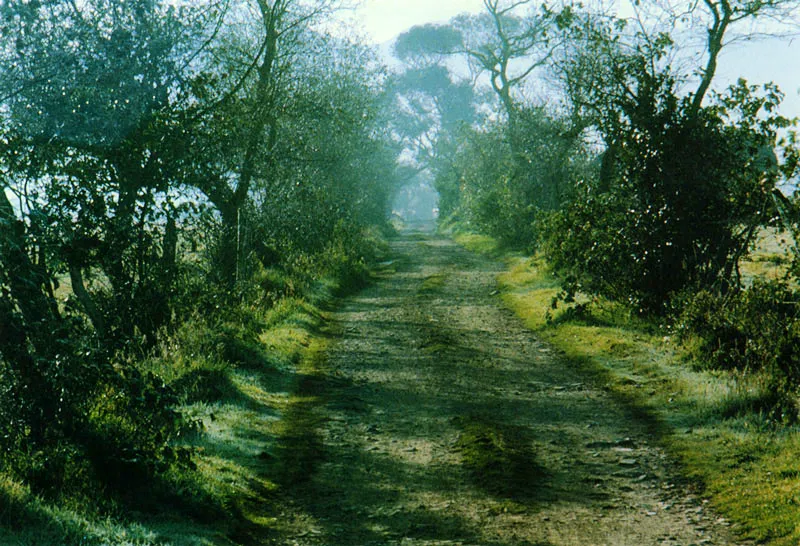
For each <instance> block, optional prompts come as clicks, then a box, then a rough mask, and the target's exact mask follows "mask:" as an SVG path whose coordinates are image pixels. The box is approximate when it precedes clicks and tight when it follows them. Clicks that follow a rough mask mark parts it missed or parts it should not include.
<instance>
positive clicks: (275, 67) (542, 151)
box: [0, 0, 800, 545]
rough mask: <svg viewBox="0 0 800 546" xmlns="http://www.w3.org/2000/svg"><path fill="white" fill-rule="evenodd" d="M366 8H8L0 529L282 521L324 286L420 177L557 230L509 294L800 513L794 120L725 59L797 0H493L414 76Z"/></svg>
mask: <svg viewBox="0 0 800 546" xmlns="http://www.w3.org/2000/svg"><path fill="white" fill-rule="evenodd" d="M346 7H347V6H346V3H345V2H340V1H339V0H314V1H311V0H308V1H307V0H257V1H256V0H253V1H245V2H232V1H227V0H207V1H206V0H201V1H196V2H194V1H193V2H175V1H167V0H163V1H162V0H85V1H82V2H77V3H76V2H64V1H61V0H29V1H24V2H5V3H0V402H1V403H0V539H1V540H6V541H11V540H13V541H15V542H19V543H22V544H36V543H59V544H60V543H63V544H81V545H87V544H107V543H113V544H142V545H144V544H164V543H188V544H191V543H202V542H203V541H206V542H211V543H219V544H225V543H238V544H241V543H248V542H253V541H256V540H259V538H258V537H263V536H264V535H263V533H265V532H267V531H268V529H270V528H271V526H272V525H273V524H274V523H275V518H278V517H280V514H281V507H280V502H279V499H280V496H281V488H286V487H291V486H292V484H293V483H294V481H295V480H294V478H293V477H297V478H298V479H299V477H301V476H302V475H303V473H304V472H305V469H304V468H303V467H302V466H301V467H298V468H294V467H292V466H291V464H289V461H290V460H291V457H288V456H287V455H286V453H287V450H288V452H291V451H292V449H302V446H299V445H297V446H295V447H294V448H293V447H292V446H293V444H292V438H283V439H281V434H283V433H285V431H286V426H284V425H285V423H284V424H282V423H281V417H283V418H285V419H298V420H303V419H311V418H312V417H313V416H309V415H307V414H306V413H304V409H303V408H304V404H305V402H306V401H307V400H306V398H307V396H308V395H309V394H308V393H309V392H311V391H313V389H311V390H309V389H307V388H305V387H304V383H303V381H307V380H309V379H308V375H309V374H310V372H309V371H312V372H313V367H314V364H313V362H314V358H315V355H317V354H318V353H319V351H321V350H322V348H323V346H324V336H321V335H320V331H321V330H320V328H321V326H322V323H323V321H324V320H323V319H324V310H325V306H326V305H328V302H329V301H330V298H331V297H332V296H333V295H335V294H337V293H341V292H342V291H345V290H348V289H350V288H353V287H357V286H359V285H360V284H361V283H363V282H364V281H365V280H366V279H367V277H368V271H369V268H370V266H371V265H372V264H375V263H377V262H379V261H380V256H381V252H382V251H381V245H382V243H381V240H382V238H383V237H385V236H386V235H387V234H389V233H390V232H391V228H390V225H389V218H390V217H391V211H390V203H391V202H392V197H393V196H394V195H395V194H396V193H398V191H399V190H401V189H403V184H405V183H407V182H408V181H410V180H416V179H420V177H422V178H424V179H426V180H428V181H430V184H432V185H433V186H435V188H436V190H437V191H438V193H439V195H440V202H439V207H438V210H437V212H438V213H439V214H440V217H441V218H442V219H443V220H444V222H443V225H444V226H455V227H456V229H458V230H468V231H473V232H479V233H482V234H486V235H489V236H491V238H492V240H494V241H497V242H498V243H499V244H500V245H501V246H502V247H503V248H508V249H514V250H524V251H526V253H527V255H529V256H536V257H535V258H534V259H533V260H534V261H524V260H523V261H521V262H519V263H517V264H515V265H514V268H513V270H512V272H511V273H510V274H509V276H508V278H507V279H506V280H505V281H504V282H505V283H506V286H507V289H506V290H507V293H506V295H505V297H506V298H507V299H508V301H509V304H510V305H512V306H513V307H515V308H516V309H517V310H518V311H519V312H520V313H521V314H523V315H525V316H526V317H528V320H529V321H530V323H531V325H532V327H534V328H535V329H536V330H537V331H539V332H541V334H542V335H543V336H545V337H548V338H549V339H550V340H551V341H552V342H553V343H554V344H556V345H558V346H560V347H561V348H562V350H563V351H565V353H566V355H567V356H568V357H569V358H571V359H572V360H576V361H581V362H585V363H590V362H591V363H594V364H593V366H600V367H601V368H602V369H606V370H608V373H609V377H611V376H614V377H619V378H622V379H620V380H619V381H617V380H614V384H615V385H617V386H616V387H615V388H616V389H617V390H618V391H619V392H620V395H621V396H624V397H626V399H635V400H637V403H639V404H642V405H643V407H647V408H649V410H648V411H651V413H652V415H654V416H656V418H657V419H656V420H657V421H658V422H660V423H663V424H665V426H668V428H667V430H668V431H678V432H681V431H682V432H681V434H673V435H670V436H668V443H669V444H670V445H672V446H673V448H674V449H675V452H676V453H678V454H679V455H680V456H681V457H682V459H683V460H684V461H685V462H686V465H687V469H688V471H689V472H690V473H691V474H692V475H695V476H698V477H700V478H702V480H703V481H704V483H705V484H706V486H707V487H708V489H709V491H710V492H711V493H712V494H713V495H714V498H715V500H716V502H717V503H718V504H719V506H720V508H721V509H722V510H723V511H724V512H725V513H727V514H729V515H730V517H731V518H732V519H739V520H741V521H742V522H743V523H745V524H746V525H747V526H748V528H749V529H750V533H751V535H752V536H753V537H755V538H757V539H759V540H775V541H778V542H777V543H780V541H791V540H792V539H797V533H798V531H797V529H796V528H795V527H796V526H794V525H793V524H792V522H791V520H790V518H789V514H790V506H792V505H793V503H795V502H796V501H797V498H798V497H797V492H798V490H800V481H799V480H800V473H798V472H797V471H796V470H795V469H794V468H793V464H794V463H793V462H792V461H793V460H795V459H796V458H795V457H794V456H793V455H794V454H795V451H796V448H794V447H793V446H794V445H795V444H796V440H795V439H794V436H793V434H792V432H793V431H795V429H796V427H797V426H798V423H799V422H800V403H799V402H798V394H799V393H798V388H799V387H800V308H798V305H800V304H798V301H800V293H798V292H799V291H800V288H798V282H797V278H798V275H800V252H798V249H799V248H800V246H798V237H797V236H796V235H797V233H798V230H799V229H800V206H798V202H797V199H796V197H795V196H793V195H792V194H791V192H790V191H782V190H780V189H779V188H787V187H791V183H792V181H793V180H796V176H797V174H798V164H799V163H800V151H798V147H797V144H798V140H797V137H796V135H795V133H794V132H793V130H794V127H795V120H792V119H788V118H786V117H784V116H783V115H782V114H781V110H780V105H781V101H782V98H783V93H782V91H781V90H780V89H778V88H777V87H776V86H775V85H773V84H771V83H769V82H759V83H757V84H753V83H749V82H746V81H744V80H739V81H738V82H735V83H733V84H732V85H730V86H728V87H727V88H726V89H721V88H718V86H717V85H716V79H715V78H716V72H717V66H718V62H719V59H720V55H721V52H722V51H723V50H724V48H725V47H727V44H730V43H732V42H736V41H746V40H747V39H750V38H753V39H755V38H757V37H759V36H761V35H764V34H776V33H786V34H787V35H788V33H791V32H793V31H795V30H796V29H795V27H794V26H793V25H794V24H795V23H796V22H797V11H798V9H800V4H798V2H797V1H795V0H774V1H767V2H761V1H759V2H744V1H738V0H704V1H703V2H698V3H695V4H693V5H692V6H691V7H690V9H689V11H686V10H685V9H684V8H685V7H684V6H683V5H682V4H681V5H680V6H679V5H678V3H672V2H666V1H665V2H648V3H641V4H640V3H633V5H632V6H631V9H632V10H633V11H632V12H631V13H630V14H628V15H626V16H624V17H623V16H621V15H620V14H619V13H618V12H617V11H616V10H611V11H606V10H605V8H604V6H602V5H600V4H594V3H589V4H587V5H585V6H583V5H572V4H570V3H567V2H564V3H556V4H553V5H550V6H546V5H541V4H539V3H538V2H534V1H533V0H517V1H515V2H505V1H501V0H484V7H485V11H484V12H483V13H481V14H478V15H462V16H458V17H456V18H454V19H453V20H452V21H450V22H449V23H448V24H445V25H426V26H422V27H414V28H412V29H410V30H409V31H408V32H407V33H404V34H403V35H401V36H400V37H399V38H398V39H397V41H396V43H395V46H394V54H395V56H396V57H397V59H398V60H399V61H401V62H402V67H401V68H399V69H398V70H396V71H391V70H389V69H388V68H386V67H385V66H383V64H382V61H381V60H380V59H379V58H378V55H377V53H376V51H374V50H373V49H370V48H368V47H366V46H364V45H362V44H360V43H358V42H357V41H356V40H353V39H351V38H350V36H352V35H353V34H354V33H352V32H349V31H347V30H342V29H337V28H336V25H337V23H335V22H334V21H335V20H337V19H335V17H334V16H335V15H336V13H337V12H338V11H339V10H341V9H343V8H346ZM605 7H607V6H605ZM343 36H347V37H343ZM698 45H699V46H700V50H702V51H703V52H704V53H703V54H702V55H700V56H699V57H698V56H696V55H693V54H692V53H691V51H694V49H693V48H692V47H691V46H698ZM405 189H407V188H405ZM425 202H426V203H427V202H428V200H425ZM429 214H435V213H434V211H433V210H431V211H430V213H429ZM765 234H766V235H765ZM765 236H766V237H767V238H768V239H769V240H771V241H772V244H773V245H774V246H778V247H780V252H777V251H776V252H773V251H768V252H761V253H759V252H753V248H754V245H756V243H757V242H758V241H759V237H765ZM476 241H477V242H478V243H479V245H483V246H486V245H489V244H493V243H488V242H487V241H488V240H483V242H480V240H479V239H475V240H474V241H473V242H476ZM775 241H783V242H781V243H780V244H776V243H775ZM525 260H530V259H527V258H526V259H525ZM544 264H546V265H544ZM446 279H447V277H446V276H444V275H442V276H431V277H430V278H428V279H426V280H425V282H424V283H423V286H422V290H423V291H425V290H427V291H435V290H437V289H438V288H439V287H440V286H441V285H442V284H443V283H444V282H445V281H446ZM304 370H305V371H304ZM311 375H313V373H311ZM651 385H652V388H651ZM306 386H307V385H306ZM651 392H652V394H650V393H651ZM666 393H669V394H668V395H667V394H666ZM500 432H501V433H502V434H501V436H504V437H508V438H514V437H515V432H514V430H513V429H508V430H505V429H504V430H503V431H500ZM464 438H465V440H464V441H465V442H467V443H469V441H473V440H474V441H478V440H479V441H480V442H484V443H487V442H488V443H487V445H490V444H491V442H494V441H496V440H497V438H495V437H489V436H485V433H484V432H482V431H480V430H477V429H476V430H471V429H470V430H466V431H465V436H464ZM470 438H472V440H470ZM520 449H521V448H520ZM793 450H794V451H793ZM490 452H491V453H493V455H492V457H499V458H505V459H506V460H507V461H509V464H511V466H514V465H516V463H515V462H514V461H518V460H522V458H523V457H522V455H520V452H519V450H518V449H517V448H516V447H514V444H513V442H512V449H511V450H510V451H509V452H507V453H502V452H501V451H498V450H494V448H492V450H490ZM472 459H474V460H473V463H471V464H473V467H474V470H475V473H476V474H477V473H479V472H483V469H484V467H486V465H487V464H489V465H490V463H491V461H484V460H481V457H479V456H477V455H476V456H475V457H472ZM297 460H300V461H302V460H304V459H303V457H300V458H299V459H297ZM512 463H513V464H512ZM517 466H518V465H517ZM748 487H749V488H752V489H751V490H748V489H747V488H748ZM744 491H747V494H744V493H743V492H744ZM752 491H759V492H763V495H762V496H761V497H756V496H754V495H753V493H752ZM751 499H753V500H751ZM786 543H789V542H786Z"/></svg>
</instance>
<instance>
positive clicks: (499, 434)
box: [455, 416, 545, 499]
mask: <svg viewBox="0 0 800 546" xmlns="http://www.w3.org/2000/svg"><path fill="white" fill-rule="evenodd" d="M460 425H461V427H462V432H461V433H460V434H459V437H458V441H457V442H456V445H455V447H456V450H457V451H458V452H459V453H460V454H461V459H462V464H463V465H464V467H465V468H466V470H467V472H468V473H469V474H470V476H471V477H472V479H473V480H474V481H475V483H477V484H478V485H479V486H480V487H481V488H483V489H484V490H486V491H488V492H490V493H492V494H494V495H497V496H499V497H507V498H512V499H525V498H530V497H533V496H534V495H535V493H536V490H537V487H538V485H539V484H540V483H541V481H542V479H543V478H544V476H545V473H544V471H543V469H542V467H541V466H540V465H539V464H538V463H537V462H536V454H535V453H534V450H533V441H532V439H531V438H530V437H529V436H528V433H527V430H526V429H525V428H524V427H515V426H511V425H505V424H500V423H495V422H492V421H490V420H488V419H485V418H481V417H476V416H472V417H464V418H462V419H461V420H460Z"/></svg>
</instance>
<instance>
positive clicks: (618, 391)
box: [456, 234, 800, 545]
mask: <svg viewBox="0 0 800 546" xmlns="http://www.w3.org/2000/svg"><path fill="white" fill-rule="evenodd" d="M456 239H457V240H458V241H459V242H460V243H461V244H462V245H464V246H465V247H467V248H468V249H471V250H473V251H476V252H481V253H485V254H490V255H493V256H494V257H496V258H502V259H503V260H504V261H505V262H506V265H507V270H506V272H505V273H504V274H502V275H501V276H500V277H499V288H500V293H501V296H500V297H502V299H503V301H504V302H505V304H506V305H507V306H508V307H509V308H511V309H512V310H514V312H515V313H516V314H517V315H519V316H520V317H521V318H522V319H523V320H524V321H525V323H526V325H527V326H528V327H529V328H531V330H532V331H534V332H535V333H536V334H537V336H538V337H539V338H541V339H542V340H543V341H546V342H547V343H548V344H550V346H551V347H552V348H553V349H554V350H556V351H557V353H558V354H559V357H560V358H561V359H562V360H563V362H564V365H567V366H577V367H578V368H580V369H583V370H585V371H586V372H587V373H589V374H593V375H595V376H596V377H597V378H598V380H599V381H601V382H602V383H603V384H604V385H605V387H606V388H607V389H609V391H610V392H611V393H613V394H614V395H615V396H616V397H617V398H618V399H619V401H620V402H621V403H623V404H625V405H628V406H630V407H632V408H633V409H634V410H635V411H636V412H637V413H638V414H639V415H641V416H642V418H643V419H644V420H645V421H649V423H650V426H651V428H652V432H653V434H654V436H655V437H656V438H657V439H658V441H659V442H660V444H661V445H663V446H664V447H665V448H667V450H668V451H669V452H670V453H671V454H672V455H673V456H675V457H676V459H677V460H679V461H680V462H681V463H682V468H683V471H684V474H685V477H686V478H687V479H689V480H691V481H692V482H693V483H695V484H696V485H697V486H698V487H699V492H700V494H702V495H703V496H704V497H705V498H707V499H709V500H710V502H711V504H712V505H713V506H714V508H716V510H717V511H718V512H719V513H720V514H722V515H723V516H725V517H726V518H727V519H728V520H729V521H731V522H733V523H734V524H736V526H737V529H738V530H739V532H740V533H741V534H742V536H743V538H747V539H752V540H755V541H756V542H758V543H762V542H766V543H769V544H778V545H784V544H785V545H789V544H796V543H797V541H798V538H800V528H798V526H797V504H796V503H797V495H798V491H799V490H800V473H798V472H797V468H796V461H797V460H798V457H800V442H798V435H797V434H798V432H800V428H798V425H797V423H796V422H795V421H787V420H786V416H785V415H782V414H779V413H776V410H775V408H776V407H780V404H776V403H777V402H779V401H777V400H776V399H775V397H776V395H777V394H779V393H781V392H785V391H779V390H777V391H776V390H775V387H774V384H773V381H774V378H773V377H771V376H770V374H769V372H768V371H766V370H752V371H745V370H736V369H727V370H720V369H719V367H718V366H713V365H710V364H709V362H708V360H707V359H706V358H705V355H704V353H702V352H701V353H698V352H697V347H696V344H697V343H702V339H701V338H699V337H696V336H692V337H689V338H682V337H681V336H680V335H677V336H676V335H673V334H672V333H671V332H670V331H669V329H667V328H665V326H664V324H663V323H662V322H661V321H660V320H653V319H652V318H642V317H637V316H632V315H631V314H630V311H629V310H628V309H626V307H625V306H622V305H620V304H618V303H615V302H613V301H610V300H607V299H595V300H593V301H590V300H588V299H583V298H581V299H580V301H578V302H574V303H572V304H567V305H559V306H558V308H556V309H554V308H553V305H552V304H553V298H554V297H555V296H556V295H557V294H558V293H559V290H560V284H559V281H558V279H557V278H556V277H554V276H553V274H552V269H551V267H550V266H549V265H548V264H547V263H546V262H545V261H544V260H543V259H542V258H541V257H533V258H532V257H529V256H525V255H523V254H520V253H514V252H509V251H508V250H503V249H502V248H501V247H500V246H499V245H498V243H497V241H496V240H494V239H491V238H489V237H486V236H482V235H475V234H461V235H458V236H457V237H456Z"/></svg>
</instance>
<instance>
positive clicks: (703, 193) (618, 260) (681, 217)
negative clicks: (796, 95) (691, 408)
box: [545, 75, 782, 314]
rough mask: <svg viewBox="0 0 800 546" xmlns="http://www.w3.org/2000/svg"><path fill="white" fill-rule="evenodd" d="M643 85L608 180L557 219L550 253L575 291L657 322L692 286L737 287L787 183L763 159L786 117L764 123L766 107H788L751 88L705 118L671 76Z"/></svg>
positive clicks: (610, 161)
mask: <svg viewBox="0 0 800 546" xmlns="http://www.w3.org/2000/svg"><path fill="white" fill-rule="evenodd" d="M642 78H643V81H641V82H640V86H642V87H644V86H645V85H647V86H649V87H650V93H649V94H648V93H645V94H644V97H645V98H649V99H650V101H651V102H650V103H648V104H640V105H639V106H640V109H639V110H638V111H637V115H636V116H635V118H633V119H631V120H629V121H628V122H626V123H624V124H622V125H621V126H620V127H619V128H617V129H616V130H615V134H614V135H613V136H611V137H609V139H610V141H611V144H610V145H609V148H608V149H607V151H606V152H605V156H604V159H603V163H604V165H603V168H602V169H601V173H600V174H599V176H598V177H595V178H587V179H585V180H583V181H582V182H581V183H580V184H579V185H578V186H579V187H578V195H577V197H576V198H575V199H574V200H573V201H572V202H571V203H570V204H569V206H567V207H566V208H565V210H563V211H562V212H560V213H559V214H558V215H556V216H555V217H554V218H553V219H552V221H551V224H550V226H549V229H548V230H547V232H548V240H547V243H546V244H545V250H546V253H547V255H548V258H549V260H550V261H551V263H552V264H553V265H554V267H555V269H556V271H557V272H558V273H559V274H560V275H561V276H562V278H564V279H565V280H566V283H565V284H566V288H567V292H568V293H572V294H574V292H575V291H578V290H580V291H584V292H587V293H590V294H593V295H602V296H605V297H608V298H611V299H614V300H616V301H622V302H626V303H629V304H630V305H631V306H632V307H633V308H634V309H636V310H638V311H639V312H642V313H657V314H659V313H664V312H665V311H667V309H668V307H669V301H670V299H671V298H673V297H674V296H675V295H676V294H678V293H680V292H682V291H684V290H687V289H692V288H701V289H704V288H712V287H714V288H715V289H718V290H722V291H725V290H728V289H731V288H733V289H736V288H738V285H739V282H740V279H739V278H738V274H737V271H738V262H739V260H740V259H741V258H742V257H743V256H744V255H746V253H747V251H748V247H749V245H750V244H751V243H752V241H753V238H754V235H755V233H756V229H757V228H758V226H760V225H763V224H764V223H766V222H767V221H768V220H769V216H768V211H769V209H770V207H771V206H772V198H771V191H772V188H773V187H774V184H775V181H776V179H777V176H778V173H777V169H776V168H775V166H774V165H771V164H770V161H769V158H766V157H761V156H760V155H759V154H762V155H763V152H764V150H771V149H772V146H773V145H774V143H775V138H776V136H775V135H776V133H775V131H776V127H777V126H779V125H780V124H781V123H782V120H781V119H775V120H768V121H763V122H762V121H761V120H760V119H759V115H760V114H759V112H760V109H761V107H764V104H765V102H766V101H768V100H771V101H774V102H779V98H778V97H777V95H776V94H775V92H774V91H768V94H767V98H766V99H761V98H759V97H757V96H755V94H754V93H755V90H754V89H753V88H749V87H746V86H743V84H742V85H740V87H737V88H735V89H732V90H731V92H730V93H731V97H734V98H735V100H734V99H731V98H729V99H725V98H722V99H720V105H719V106H715V107H709V108H706V109H703V110H701V111H699V112H695V111H694V110H693V109H692V108H691V106H690V103H689V102H688V101H687V100H679V99H678V98H677V97H676V96H675V94H674V91H673V89H672V85H673V84H672V82H671V81H670V80H669V79H668V78H666V79H663V80H656V81H647V79H646V76H644V75H643V76H642ZM643 100H644V99H643ZM732 120H735V121H732Z"/></svg>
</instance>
